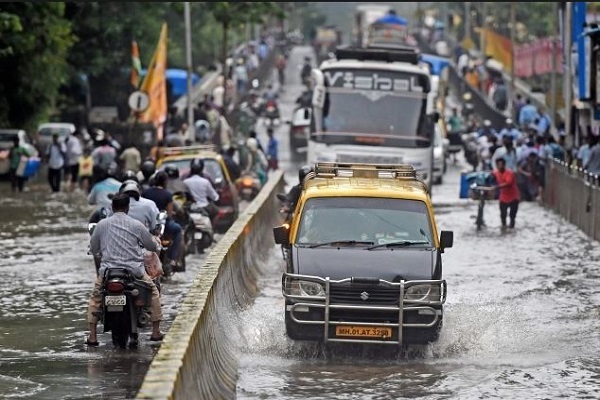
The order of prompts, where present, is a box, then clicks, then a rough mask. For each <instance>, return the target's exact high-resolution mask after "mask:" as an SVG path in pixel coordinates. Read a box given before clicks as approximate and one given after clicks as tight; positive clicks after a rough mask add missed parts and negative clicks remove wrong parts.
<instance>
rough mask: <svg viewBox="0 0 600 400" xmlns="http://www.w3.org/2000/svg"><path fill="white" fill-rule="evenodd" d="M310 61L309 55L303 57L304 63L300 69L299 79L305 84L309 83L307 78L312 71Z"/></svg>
mask: <svg viewBox="0 0 600 400" xmlns="http://www.w3.org/2000/svg"><path fill="white" fill-rule="evenodd" d="M310 62H311V60H310V57H308V56H307V57H304V64H302V70H301V71H300V80H301V81H302V83H303V84H305V85H306V86H308V84H309V78H310V74H311V72H312V65H311V63H310Z"/></svg>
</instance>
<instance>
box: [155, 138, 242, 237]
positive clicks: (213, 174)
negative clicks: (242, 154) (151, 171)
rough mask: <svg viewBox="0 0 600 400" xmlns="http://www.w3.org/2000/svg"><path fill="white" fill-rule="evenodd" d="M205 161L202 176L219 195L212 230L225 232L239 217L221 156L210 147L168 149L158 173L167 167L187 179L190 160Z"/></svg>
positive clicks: (232, 187) (228, 175)
mask: <svg viewBox="0 0 600 400" xmlns="http://www.w3.org/2000/svg"><path fill="white" fill-rule="evenodd" d="M196 159H202V160H203V161H204V174H205V175H206V177H207V178H208V179H209V180H210V181H211V182H212V184H213V186H214V187H215V190H216V191H217V193H218V194H219V201H217V202H216V205H217V206H218V207H219V213H218V214H217V216H216V217H215V219H214V221H213V229H214V230H215V232H218V233H225V232H226V231H227V230H228V229H229V228H230V227H231V225H233V223H234V222H235V220H236V219H237V217H238V214H239V209H240V206H239V196H238V192H237V189H236V188H235V184H234V183H233V181H232V180H231V176H230V174H229V170H228V169H227V165H226V164H225V161H224V160H223V156H222V155H221V154H219V153H218V152H217V151H216V150H215V147H214V146H212V145H196V146H185V147H167V148H165V149H164V151H163V156H162V158H161V159H159V160H158V161H157V163H156V167H157V169H158V170H164V169H165V168H166V166H167V165H174V166H176V167H177V168H178V169H179V176H180V178H181V179H185V178H187V177H188V175H189V173H190V166H191V162H192V160H196Z"/></svg>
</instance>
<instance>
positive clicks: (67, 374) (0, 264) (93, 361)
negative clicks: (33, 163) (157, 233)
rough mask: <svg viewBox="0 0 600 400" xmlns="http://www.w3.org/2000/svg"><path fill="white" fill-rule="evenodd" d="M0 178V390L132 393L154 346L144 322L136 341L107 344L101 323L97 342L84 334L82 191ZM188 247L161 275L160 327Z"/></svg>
mask: <svg viewBox="0 0 600 400" xmlns="http://www.w3.org/2000/svg"><path fill="white" fill-rule="evenodd" d="M0 185H2V186H0V190H1V191H2V196H1V197H0V220H1V221H3V222H2V230H1V231H0V243H1V246H0V271H1V272H2V279H1V280H0V398H22V399H27V398H35V399H82V398H95V399H100V398H106V399H125V398H127V399H129V398H133V397H134V396H135V393H136V392H137V389H138V388H139V386H140V384H141V382H142V379H143V377H144V374H145V372H146V370H147V368H148V366H149V363H150V361H151V360H152V357H153V356H154V354H155V353H156V351H157V349H158V347H157V345H151V344H150V342H148V341H147V339H148V338H149V335H150V331H149V330H143V331H142V333H141V338H142V340H141V341H140V347H139V348H138V349H136V350H117V349H114V348H113V346H112V343H111V341H110V333H108V334H99V341H100V343H101V344H100V347H99V348H90V349H88V348H87V346H85V345H84V344H83V343H84V341H85V339H86V335H87V329H88V328H87V321H86V310H87V302H88V298H89V294H90V292H91V289H92V285H93V282H94V280H95V271H94V264H93V261H92V258H91V256H88V255H87V245H88V243H89V235H88V233H87V230H86V227H87V217H88V216H89V214H90V212H91V211H92V210H93V208H91V207H90V206H88V205H87V204H86V201H85V197H84V195H83V194H82V193H59V194H57V195H50V194H49V193H48V192H49V190H48V189H47V186H46V185H43V184H34V185H31V190H30V191H28V192H26V193H23V194H20V195H11V194H10V190H9V189H8V186H7V185H6V184H5V183H4V182H3V183H0ZM190 257H191V258H189V259H188V260H189V261H188V270H187V271H186V272H185V273H177V274H175V275H174V276H173V277H172V278H171V280H170V281H169V282H167V283H165V284H163V312H164V314H165V321H164V323H163V325H162V328H163V331H166V330H167V329H168V326H169V325H170V323H171V321H172V320H173V318H174V317H175V313H176V311H177V304H178V302H179V300H180V299H181V297H182V295H183V294H185V292H186V291H187V288H188V286H189V284H190V283H191V281H192V280H193V277H194V276H195V275H196V273H197V272H198V270H199V268H200V265H201V264H202V262H201V260H202V259H201V258H200V256H190ZM98 327H99V332H101V329H102V325H101V324H99V325H98Z"/></svg>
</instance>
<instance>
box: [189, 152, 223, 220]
mask: <svg viewBox="0 0 600 400" xmlns="http://www.w3.org/2000/svg"><path fill="white" fill-rule="evenodd" d="M203 171H204V161H202V160H197V161H195V162H193V163H192V165H191V168H190V177H189V178H187V179H186V180H184V181H183V183H185V185H186V186H187V188H188V191H189V192H190V193H191V195H192V197H193V198H194V204H193V205H192V210H193V209H195V208H204V209H206V211H208V214H209V215H210V218H211V219H213V218H214V217H215V216H216V215H217V213H218V212H219V209H218V207H217V206H216V205H215V204H214V202H216V201H218V200H219V194H218V193H217V191H216V190H215V188H213V186H212V183H210V181H209V180H208V179H206V178H204V177H203V176H202V173H203ZM211 200H212V202H211Z"/></svg>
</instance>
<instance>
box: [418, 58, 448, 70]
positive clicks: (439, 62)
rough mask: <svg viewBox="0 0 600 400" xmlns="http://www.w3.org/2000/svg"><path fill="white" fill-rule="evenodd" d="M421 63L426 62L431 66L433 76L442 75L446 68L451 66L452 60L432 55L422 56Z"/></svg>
mask: <svg viewBox="0 0 600 400" xmlns="http://www.w3.org/2000/svg"><path fill="white" fill-rule="evenodd" d="M421 61H423V62H426V63H427V64H429V65H430V66H431V73H432V74H433V75H439V74H441V73H442V71H443V70H444V68H446V67H447V66H448V64H450V60H449V59H448V58H445V57H440V56H434V55H431V54H421Z"/></svg>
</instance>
